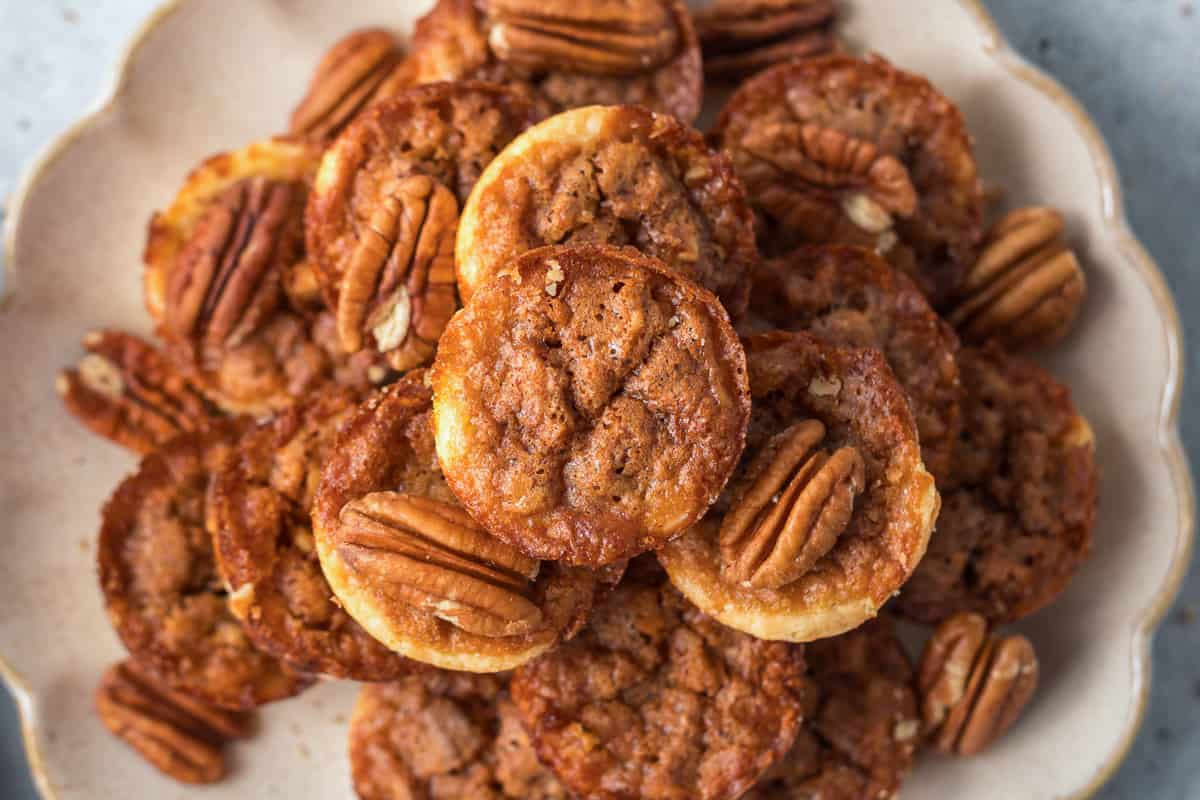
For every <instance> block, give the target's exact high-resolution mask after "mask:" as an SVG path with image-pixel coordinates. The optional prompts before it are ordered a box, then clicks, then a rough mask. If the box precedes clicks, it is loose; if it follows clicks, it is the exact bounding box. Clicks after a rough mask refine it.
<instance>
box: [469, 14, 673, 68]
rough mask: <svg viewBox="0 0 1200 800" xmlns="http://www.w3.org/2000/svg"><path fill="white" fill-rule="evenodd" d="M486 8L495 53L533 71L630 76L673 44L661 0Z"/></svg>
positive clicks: (662, 59) (655, 62) (665, 55)
mask: <svg viewBox="0 0 1200 800" xmlns="http://www.w3.org/2000/svg"><path fill="white" fill-rule="evenodd" d="M487 12H488V16H489V17H490V19H491V21H492V27H491V31H490V32H489V34H488V44H489V45H490V46H491V49H492V52H493V53H495V54H496V57H497V58H499V59H500V60H501V61H503V62H506V63H508V64H511V65H513V66H516V67H521V68H525V69H529V70H532V71H535V72H549V71H553V70H558V69H569V70H571V71H575V72H583V73H588V74H593V75H613V76H622V75H636V74H638V73H641V72H645V71H647V70H652V69H655V68H657V67H659V66H661V65H662V64H664V63H666V61H667V60H668V59H670V58H671V56H673V55H674V54H675V51H676V49H677V48H678V45H679V42H678V40H679V32H678V30H677V29H676V25H675V21H674V19H673V18H672V15H671V12H670V9H669V7H668V5H667V4H666V3H662V2H653V1H651V2H635V3H630V2H629V0H582V1H577V2H573V3H563V4H546V3H542V2H537V0H489V2H488V3H487Z"/></svg>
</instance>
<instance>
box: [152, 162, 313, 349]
mask: <svg viewBox="0 0 1200 800" xmlns="http://www.w3.org/2000/svg"><path fill="white" fill-rule="evenodd" d="M305 194H306V193H305V191H304V189H303V187H302V186H301V185H300V184H299V183H293V182H288V181H274V180H270V179H268V178H264V177H255V178H248V179H246V180H243V181H239V182H238V183H235V184H234V185H232V186H230V187H229V188H228V189H226V190H225V191H224V192H222V193H221V194H220V195H219V196H218V197H217V198H216V199H215V200H214V201H213V203H212V206H211V207H210V208H209V209H208V210H207V212H206V213H205V215H204V216H203V217H202V218H201V220H200V221H199V222H198V223H197V225H196V230H195V233H194V235H193V236H192V239H191V241H190V242H189V243H188V245H187V247H186V248H185V249H184V250H183V252H182V253H180V256H179V260H178V262H177V263H176V266H175V270H174V272H173V273H172V275H171V278H170V284H169V285H168V287H167V303H166V314H165V317H164V320H163V324H164V328H165V333H167V334H169V335H171V336H173V337H177V338H179V339H193V338H194V339H198V340H200V341H201V342H202V343H203V345H204V346H206V347H216V348H219V349H225V348H231V347H236V346H238V345H239V344H241V343H242V342H243V341H244V340H245V339H246V338H247V337H248V336H249V335H250V334H252V333H253V332H254V331H255V330H257V328H258V327H259V326H260V325H261V324H262V323H263V322H265V321H266V319H267V318H268V317H269V316H270V314H271V312H272V311H274V310H275V308H276V307H277V306H278V303H279V299H280V298H281V297H282V290H281V285H280V283H281V272H282V269H283V268H286V267H289V266H291V265H292V264H293V263H294V262H295V261H297V260H298V259H299V255H300V249H301V243H302V240H303V231H302V230H301V228H302V213H301V210H302V209H303V206H304V201H305Z"/></svg>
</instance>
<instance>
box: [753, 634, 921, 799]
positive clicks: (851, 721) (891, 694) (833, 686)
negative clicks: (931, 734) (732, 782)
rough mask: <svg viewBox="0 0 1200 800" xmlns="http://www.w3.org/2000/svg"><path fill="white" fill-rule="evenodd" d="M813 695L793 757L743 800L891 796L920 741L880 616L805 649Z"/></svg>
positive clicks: (899, 658) (896, 650) (905, 667)
mask: <svg viewBox="0 0 1200 800" xmlns="http://www.w3.org/2000/svg"><path fill="white" fill-rule="evenodd" d="M805 656H806V657H807V659H808V664H809V673H810V676H811V680H812V683H813V684H814V685H815V687H816V691H815V692H813V693H812V701H813V702H812V704H811V706H810V707H809V708H808V709H807V716H806V718H805V721H804V725H803V727H802V728H801V729H800V734H799V735H798V736H797V737H796V744H795V745H794V746H793V747H792V750H791V752H790V753H789V754H788V755H787V756H786V757H785V758H783V759H782V760H781V761H779V762H778V763H777V764H776V765H775V766H774V767H772V768H771V770H769V771H768V772H767V774H766V775H765V776H763V778H762V779H761V780H760V781H759V782H758V784H757V785H756V786H755V787H754V788H753V789H751V790H750V791H749V792H747V793H746V794H745V795H744V797H745V800H795V798H820V800H874V798H894V797H897V796H898V793H899V791H900V786H901V784H902V783H903V781H904V778H905V777H906V776H907V774H908V772H909V771H910V770H911V769H912V764H913V760H914V756H915V754H916V750H917V745H918V744H919V743H920V741H921V722H920V714H919V713H918V711H917V697H916V692H915V691H914V685H913V667H912V663H911V662H910V661H909V659H908V656H907V655H906V654H905V652H904V647H903V646H902V644H901V642H900V640H899V639H898V638H897V637H896V635H895V633H894V631H893V626H892V624H891V622H890V621H889V620H888V619H887V618H886V617H881V618H878V619H875V620H872V621H871V622H868V623H866V624H864V625H862V626H861V627H859V628H856V629H855V630H853V631H850V632H849V633H845V634H842V635H841V636H835V637H833V638H832V639H824V640H822V641H819V642H813V643H812V644H810V645H809V646H808V648H807V650H806V651H805Z"/></svg>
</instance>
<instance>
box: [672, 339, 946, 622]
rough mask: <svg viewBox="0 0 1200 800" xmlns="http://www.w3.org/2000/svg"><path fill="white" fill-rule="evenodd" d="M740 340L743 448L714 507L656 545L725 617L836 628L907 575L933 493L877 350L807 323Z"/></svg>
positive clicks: (928, 523) (866, 611)
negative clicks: (818, 334)
mask: <svg viewBox="0 0 1200 800" xmlns="http://www.w3.org/2000/svg"><path fill="white" fill-rule="evenodd" d="M745 344H746V353H747V364H748V366H749V371H750V391H751V394H752V396H753V398H754V410H753V413H752V415H751V420H750V429H749V433H748V434H747V439H746V456H745V458H744V459H743V463H742V465H741V466H740V467H739V470H738V472H737V473H736V474H735V476H734V478H733V479H732V480H731V481H730V485H729V488H728V489H727V490H726V492H725V493H724V495H723V496H722V498H721V500H720V501H719V502H718V504H717V505H716V507H715V508H714V511H713V513H711V514H709V516H708V517H706V518H705V519H704V520H703V521H702V522H701V523H700V524H699V525H697V526H696V527H694V528H693V529H692V530H691V531H689V532H688V533H687V534H686V535H684V536H683V537H681V538H680V539H677V540H676V541H674V542H671V543H669V544H667V545H666V546H665V547H664V548H663V549H662V550H659V551H658V558H659V560H660V561H661V562H662V564H663V565H664V566H665V567H666V569H667V572H668V573H670V576H671V580H672V582H673V583H674V584H675V586H676V587H677V588H678V589H679V590H680V591H681V592H683V594H684V595H686V596H687V597H688V599H690V600H691V601H692V602H693V603H695V604H696V605H698V606H699V607H700V608H701V609H702V610H704V611H705V612H706V613H708V614H711V615H713V616H714V617H716V618H717V619H718V620H720V621H721V622H723V623H725V624H726V625H729V626H731V627H733V628H736V629H738V630H743V631H746V632H747V633H751V634H753V635H755V636H760V637H762V638H765V639H784V640H791V641H809V640H812V639H819V638H823V637H827V636H833V635H835V634H838V633H842V632H844V631H847V630H850V629H852V628H854V627H856V626H858V625H860V624H862V623H863V622H865V621H866V620H868V619H870V618H871V617H873V616H875V614H876V613H877V612H878V610H879V608H880V607H881V606H882V605H883V603H884V602H885V601H887V600H888V598H890V597H891V596H892V595H893V594H895V593H896V591H897V590H899V588H900V586H901V585H903V583H904V582H905V580H907V579H908V577H909V576H910V575H911V574H912V571H913V569H914V568H915V567H916V566H917V563H918V562H919V561H920V560H921V556H922V555H924V553H925V547H926V544H927V543H928V541H929V534H930V532H931V530H932V529H933V522H934V520H935V519H936V517H937V513H938V504H939V501H938V493H937V490H936V489H935V488H934V481H933V477H932V476H931V475H930V474H929V473H928V472H926V471H925V467H924V465H923V464H922V462H921V452H920V446H919V445H918V442H917V430H916V424H915V422H914V420H913V416H912V412H911V411H910V410H909V406H908V399H907V397H906V396H905V394H904V390H903V389H902V388H901V387H900V384H899V383H898V382H897V381H896V378H895V376H894V375H893V374H892V371H891V370H890V369H889V368H888V366H887V363H886V362H885V361H884V359H883V356H882V355H881V354H880V353H879V351H877V350H871V349H866V348H863V349H857V348H848V347H838V346H834V345H831V344H827V343H824V342H822V341H820V340H818V339H816V338H814V337H813V336H812V335H810V334H807V333H785V332H772V333H765V334H759V335H757V336H752V337H750V338H749V339H747V340H746V343H745Z"/></svg>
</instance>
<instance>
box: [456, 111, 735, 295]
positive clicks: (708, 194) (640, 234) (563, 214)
mask: <svg viewBox="0 0 1200 800" xmlns="http://www.w3.org/2000/svg"><path fill="white" fill-rule="evenodd" d="M753 225H754V223H753V217H752V216H751V214H750V210H749V207H748V206H747V205H746V197H745V193H744V192H743V190H742V186H741V183H739V181H738V180H737V178H736V177H735V175H734V174H733V169H732V166H731V164H730V162H729V159H728V158H727V157H726V156H725V155H723V154H721V153H718V152H716V151H714V150H713V149H711V148H710V147H709V146H708V145H707V144H705V142H704V139H703V137H701V136H700V134H699V133H697V132H696V131H694V130H692V129H691V128H688V127H687V126H686V125H683V124H682V123H680V122H679V121H678V120H676V119H674V118H673V117H668V116H664V115H661V114H654V113H651V112H650V111H647V110H646V109H643V108H636V107H633V106H590V107H587V108H579V109H575V110H573V111H568V112H565V113H562V114H559V115H557V116H554V117H551V118H550V119H547V120H545V121H544V122H542V123H540V124H539V125H536V126H534V127H533V128H531V129H530V130H528V131H526V132H525V133H523V134H522V135H521V136H519V137H517V138H516V139H515V140H513V142H512V143H511V144H510V145H509V146H508V147H507V148H505V149H504V152H502V153H501V154H500V155H499V156H497V157H496V160H495V161H493V162H492V163H491V165H490V166H489V167H488V168H487V170H486V171H485V172H484V174H483V176H482V177H481V178H480V179H479V183H478V184H477V185H476V187H475V191H474V192H472V193H471V196H470V198H469V199H468V200H467V206H466V208H465V209H464V210H463V216H462V222H461V224H460V225H459V229H458V241H457V243H456V245H455V262H456V269H457V272H458V288H459V293H460V294H461V295H462V298H463V301H464V302H467V301H469V300H470V299H471V295H472V293H473V292H475V290H476V289H478V288H479V287H480V286H482V285H483V284H484V283H486V282H487V281H488V279H490V278H491V277H492V276H493V275H494V274H496V272H498V271H499V270H501V269H503V268H504V267H505V265H507V264H508V262H509V261H511V260H512V259H513V258H515V257H516V256H518V255H520V254H521V253H524V252H525V251H527V250H532V249H534V248H536V247H540V246H542V245H553V244H563V245H572V244H614V245H632V246H633V247H636V248H637V249H638V250H640V251H642V252H643V253H645V254H646V255H649V256H653V257H654V258H657V259H660V260H661V261H663V262H665V263H666V264H667V265H668V266H670V267H671V268H672V269H675V270H676V271H678V272H680V273H681V274H682V275H684V276H685V277H687V278H691V279H692V280H694V281H696V282H697V283H699V284H701V285H702V286H704V287H705V288H706V289H708V290H709V291H711V292H713V293H714V294H715V295H717V297H719V298H720V299H721V302H722V303H724V304H725V307H726V308H727V309H728V311H729V313H730V315H731V316H733V317H735V318H736V317H738V316H740V315H741V314H742V312H743V311H745V309H746V298H747V293H748V291H749V285H748V279H747V273H748V271H749V269H750V267H751V266H752V265H753V263H754V262H755V260H756V259H757V254H758V251H757V249H756V247H755V244H754V227H753Z"/></svg>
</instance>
